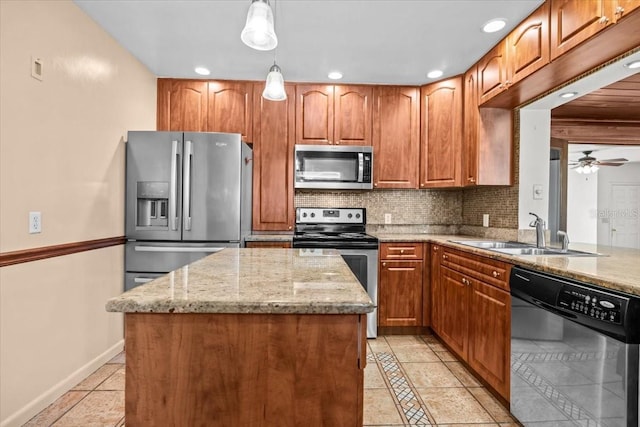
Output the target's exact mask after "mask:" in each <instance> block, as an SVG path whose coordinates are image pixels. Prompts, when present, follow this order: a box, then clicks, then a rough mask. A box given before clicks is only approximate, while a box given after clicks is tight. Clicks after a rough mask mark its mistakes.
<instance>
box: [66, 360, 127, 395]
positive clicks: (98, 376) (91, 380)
mask: <svg viewBox="0 0 640 427" xmlns="http://www.w3.org/2000/svg"><path fill="white" fill-rule="evenodd" d="M118 369H120V365H118V364H109V363H108V364H106V365H102V366H101V367H99V368H98V369H97V370H96V371H95V372H94V373H93V374H91V375H89V376H88V377H87V378H85V379H84V380H82V381H81V382H80V383H79V384H78V385H76V386H75V387H74V388H72V389H71V390H93V389H94V388H96V387H98V386H99V385H100V383H102V382H103V381H104V380H106V379H107V378H109V377H110V376H111V375H112V374H113V373H114V372H115V371H117V370H118Z"/></svg>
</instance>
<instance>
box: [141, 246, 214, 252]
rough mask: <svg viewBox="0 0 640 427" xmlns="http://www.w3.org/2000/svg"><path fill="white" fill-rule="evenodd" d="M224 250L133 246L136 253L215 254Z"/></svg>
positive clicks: (208, 247) (191, 247) (209, 247)
mask: <svg viewBox="0 0 640 427" xmlns="http://www.w3.org/2000/svg"><path fill="white" fill-rule="evenodd" d="M223 249H224V248H220V247H212V246H206V247H196V246H187V247H184V246H135V247H134V250H135V251H136V252H206V253H216V252H220V251H221V250H223Z"/></svg>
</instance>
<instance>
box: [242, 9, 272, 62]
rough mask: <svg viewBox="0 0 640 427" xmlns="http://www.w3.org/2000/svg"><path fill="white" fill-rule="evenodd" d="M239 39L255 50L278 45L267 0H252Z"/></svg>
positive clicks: (269, 48)
mask: <svg viewBox="0 0 640 427" xmlns="http://www.w3.org/2000/svg"><path fill="white" fill-rule="evenodd" d="M240 39H241V40H242V42H243V43H244V44H246V45H247V46H249V47H250V48H252V49H256V50H272V49H274V48H275V47H276V46H277V45H278V37H276V33H275V30H274V27H273V12H272V11H271V6H269V0H252V2H251V6H249V12H248V13H247V23H246V24H245V26H244V29H243V30H242V33H241V34H240Z"/></svg>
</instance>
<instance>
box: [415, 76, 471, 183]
mask: <svg viewBox="0 0 640 427" xmlns="http://www.w3.org/2000/svg"><path fill="white" fill-rule="evenodd" d="M420 99H421V101H420V102H421V105H420V106H421V108H420V117H421V122H420V124H421V126H420V129H421V132H420V188H430V187H454V186H460V185H461V181H462V161H461V145H462V76H458V77H454V78H452V79H448V80H443V81H440V82H437V83H433V84H430V85H426V86H423V87H422V88H421V89H420Z"/></svg>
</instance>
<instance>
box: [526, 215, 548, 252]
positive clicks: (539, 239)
mask: <svg viewBox="0 0 640 427" xmlns="http://www.w3.org/2000/svg"><path fill="white" fill-rule="evenodd" d="M529 215H533V216H534V217H536V219H534V220H533V221H531V223H530V224H529V227H535V228H536V247H538V248H544V247H545V240H544V227H545V223H544V220H543V219H542V218H540V217H539V216H538V215H536V214H534V213H533V212H529Z"/></svg>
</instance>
